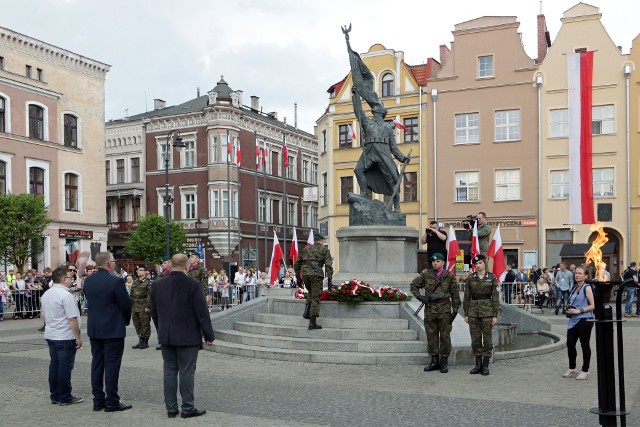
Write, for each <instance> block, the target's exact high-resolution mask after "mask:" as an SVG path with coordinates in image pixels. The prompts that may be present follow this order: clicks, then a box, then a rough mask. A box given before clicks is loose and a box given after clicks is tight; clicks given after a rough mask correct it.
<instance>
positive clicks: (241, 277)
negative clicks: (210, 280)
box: [233, 267, 247, 304]
mask: <svg viewBox="0 0 640 427" xmlns="http://www.w3.org/2000/svg"><path fill="white" fill-rule="evenodd" d="M246 280H247V276H246V274H244V268H242V267H238V271H236V275H235V276H234V277H233V283H234V285H236V292H237V298H238V304H242V298H243V296H244V295H243V294H244V291H245V283H246Z"/></svg>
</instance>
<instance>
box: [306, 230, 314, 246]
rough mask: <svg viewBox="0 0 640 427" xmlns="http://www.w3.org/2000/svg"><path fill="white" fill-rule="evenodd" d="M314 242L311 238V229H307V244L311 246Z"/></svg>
mask: <svg viewBox="0 0 640 427" xmlns="http://www.w3.org/2000/svg"><path fill="white" fill-rule="evenodd" d="M314 243H315V241H314V240H313V230H309V238H308V239H307V246H311V245H313V244H314Z"/></svg>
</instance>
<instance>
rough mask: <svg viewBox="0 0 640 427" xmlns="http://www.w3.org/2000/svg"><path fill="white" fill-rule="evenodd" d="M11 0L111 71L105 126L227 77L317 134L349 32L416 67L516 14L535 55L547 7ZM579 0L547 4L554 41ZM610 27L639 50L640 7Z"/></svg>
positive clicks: (343, 64) (53, 36) (45, 35)
mask: <svg viewBox="0 0 640 427" xmlns="http://www.w3.org/2000/svg"><path fill="white" fill-rule="evenodd" d="M435 3H436V2H429V1H426V0H416V1H414V0H404V1H396V2H389V1H381V0H367V1H360V0H351V1H345V0H342V1H338V0H261V1H260V0H182V1H175V0H109V1H104V0H101V1H98V0H0V11H1V12H0V26H3V27H6V28H10V29H12V30H14V31H17V32H19V33H23V34H26V35H28V36H31V37H34V38H37V39H40V40H43V41H46V42H48V43H51V44H53V45H56V46H59V47H62V48H65V49H68V50H70V51H72V52H75V53H78V54H82V55H85V56H88V57H90V58H92V59H96V60H98V61H102V62H105V63H107V64H110V65H111V66H112V67H111V71H110V72H109V73H108V74H107V81H106V119H107V120H109V119H116V118H121V117H123V116H125V111H126V110H128V113H129V114H136V113H140V112H144V111H145V109H152V108H153V99H154V98H161V99H164V100H166V101H167V104H168V105H174V104H179V103H182V102H185V101H187V100H189V99H192V98H194V97H195V96H196V90H197V88H198V87H199V88H200V89H201V92H202V94H204V93H206V92H207V91H208V90H210V89H211V88H213V87H214V86H215V85H216V82H217V81H218V80H219V79H220V76H221V75H224V78H225V80H226V81H227V82H228V83H229V85H230V86H231V87H232V88H233V89H234V90H238V89H239V90H242V91H243V92H244V103H245V104H249V103H250V100H249V96H250V95H257V96H259V97H260V103H261V105H262V106H263V108H264V111H278V112H279V117H280V118H281V119H282V117H287V121H288V123H293V115H294V114H293V111H294V103H295V102H297V103H298V125H299V127H300V128H302V129H304V130H306V131H309V132H313V126H314V124H315V121H316V119H317V118H318V117H319V116H320V115H321V114H322V112H323V111H324V109H325V107H326V105H327V99H328V98H327V97H328V95H327V93H326V89H327V88H328V87H329V86H330V85H331V84H333V83H334V82H336V81H339V80H340V79H342V77H344V75H345V74H346V73H347V72H348V69H349V63H348V58H347V53H346V48H345V42H344V36H343V35H342V32H341V30H340V26H341V25H344V24H348V23H352V24H353V30H352V32H351V44H352V46H353V48H354V49H355V50H357V51H359V52H366V51H368V49H369V47H370V46H371V45H373V44H375V43H381V44H383V45H385V46H386V47H387V48H392V49H395V50H401V51H403V52H404V53H405V61H406V62H407V63H408V64H410V65H417V64H421V63H423V62H425V61H426V59H427V58H428V57H431V56H432V57H434V58H436V59H437V58H438V46H439V45H440V44H443V43H447V44H448V43H450V42H451V40H452V39H453V36H452V34H451V31H452V30H453V27H454V25H455V24H456V23H460V22H464V21H467V20H470V19H474V18H477V17H480V16H484V15H513V16H517V18H518V21H519V22H520V32H521V33H522V36H523V42H524V46H525V49H526V51H527V53H528V54H529V56H531V57H534V56H535V55H536V15H537V14H538V13H539V11H540V2H539V1H538V0H518V1H513V0H485V1H477V0H456V1H445V2H439V3H440V5H434V4H435ZM576 3H577V1H575V0H546V1H545V2H543V5H542V10H543V13H544V14H545V15H546V18H547V26H548V28H549V31H550V32H551V37H552V40H553V39H554V38H555V36H556V34H557V32H558V30H559V28H560V18H561V17H562V13H563V12H564V11H565V10H567V9H569V8H570V7H572V6H573V5H575V4H576ZM591 4H594V5H595V6H598V7H600V12H601V13H602V15H603V17H602V21H603V23H604V25H605V27H606V28H607V30H608V32H609V34H610V35H611V37H612V39H613V41H614V42H615V43H616V44H617V45H621V46H622V48H623V52H628V51H629V49H630V46H631V41H632V40H633V38H635V37H636V36H637V35H638V33H640V24H638V21H637V20H630V18H629V17H631V16H634V17H638V16H640V2H632V1H629V0H608V1H607V2H604V1H601V2H600V3H591Z"/></svg>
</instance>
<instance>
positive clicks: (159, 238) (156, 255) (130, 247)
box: [125, 214, 187, 264]
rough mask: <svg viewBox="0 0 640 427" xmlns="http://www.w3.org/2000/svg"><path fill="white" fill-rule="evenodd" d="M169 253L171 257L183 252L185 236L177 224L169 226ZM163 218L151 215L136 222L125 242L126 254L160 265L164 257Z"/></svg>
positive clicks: (164, 226) (171, 223)
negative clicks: (133, 229)
mask: <svg viewBox="0 0 640 427" xmlns="http://www.w3.org/2000/svg"><path fill="white" fill-rule="evenodd" d="M169 227H170V228H169V235H170V236H171V241H170V249H171V250H170V253H171V255H173V254H176V253H178V252H182V251H183V250H184V243H185V241H186V240H187V234H186V233H185V231H184V230H183V228H182V225H181V224H180V223H179V222H176V221H171V222H170V225H169ZM165 236H166V222H165V218H164V217H162V216H160V215H156V214H151V215H147V216H146V217H144V218H141V219H140V220H138V221H137V222H136V229H135V231H134V232H133V233H131V235H130V236H129V239H128V240H127V243H126V245H125V248H126V250H127V252H128V253H129V254H131V255H133V256H135V257H137V258H141V259H144V260H145V261H146V262H150V263H154V264H160V263H161V260H162V257H163V256H164V255H165V248H166V246H165Z"/></svg>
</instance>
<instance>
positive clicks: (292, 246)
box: [289, 227, 299, 263]
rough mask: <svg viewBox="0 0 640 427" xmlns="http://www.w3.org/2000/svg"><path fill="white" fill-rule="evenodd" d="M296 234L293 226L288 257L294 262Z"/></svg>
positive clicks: (296, 257) (296, 252)
mask: <svg viewBox="0 0 640 427" xmlns="http://www.w3.org/2000/svg"><path fill="white" fill-rule="evenodd" d="M298 255H299V254H298V235H297V234H296V228H295V227H293V239H292V240H291V248H290V249H289V259H290V260H291V262H293V263H295V262H296V261H297V260H298Z"/></svg>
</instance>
